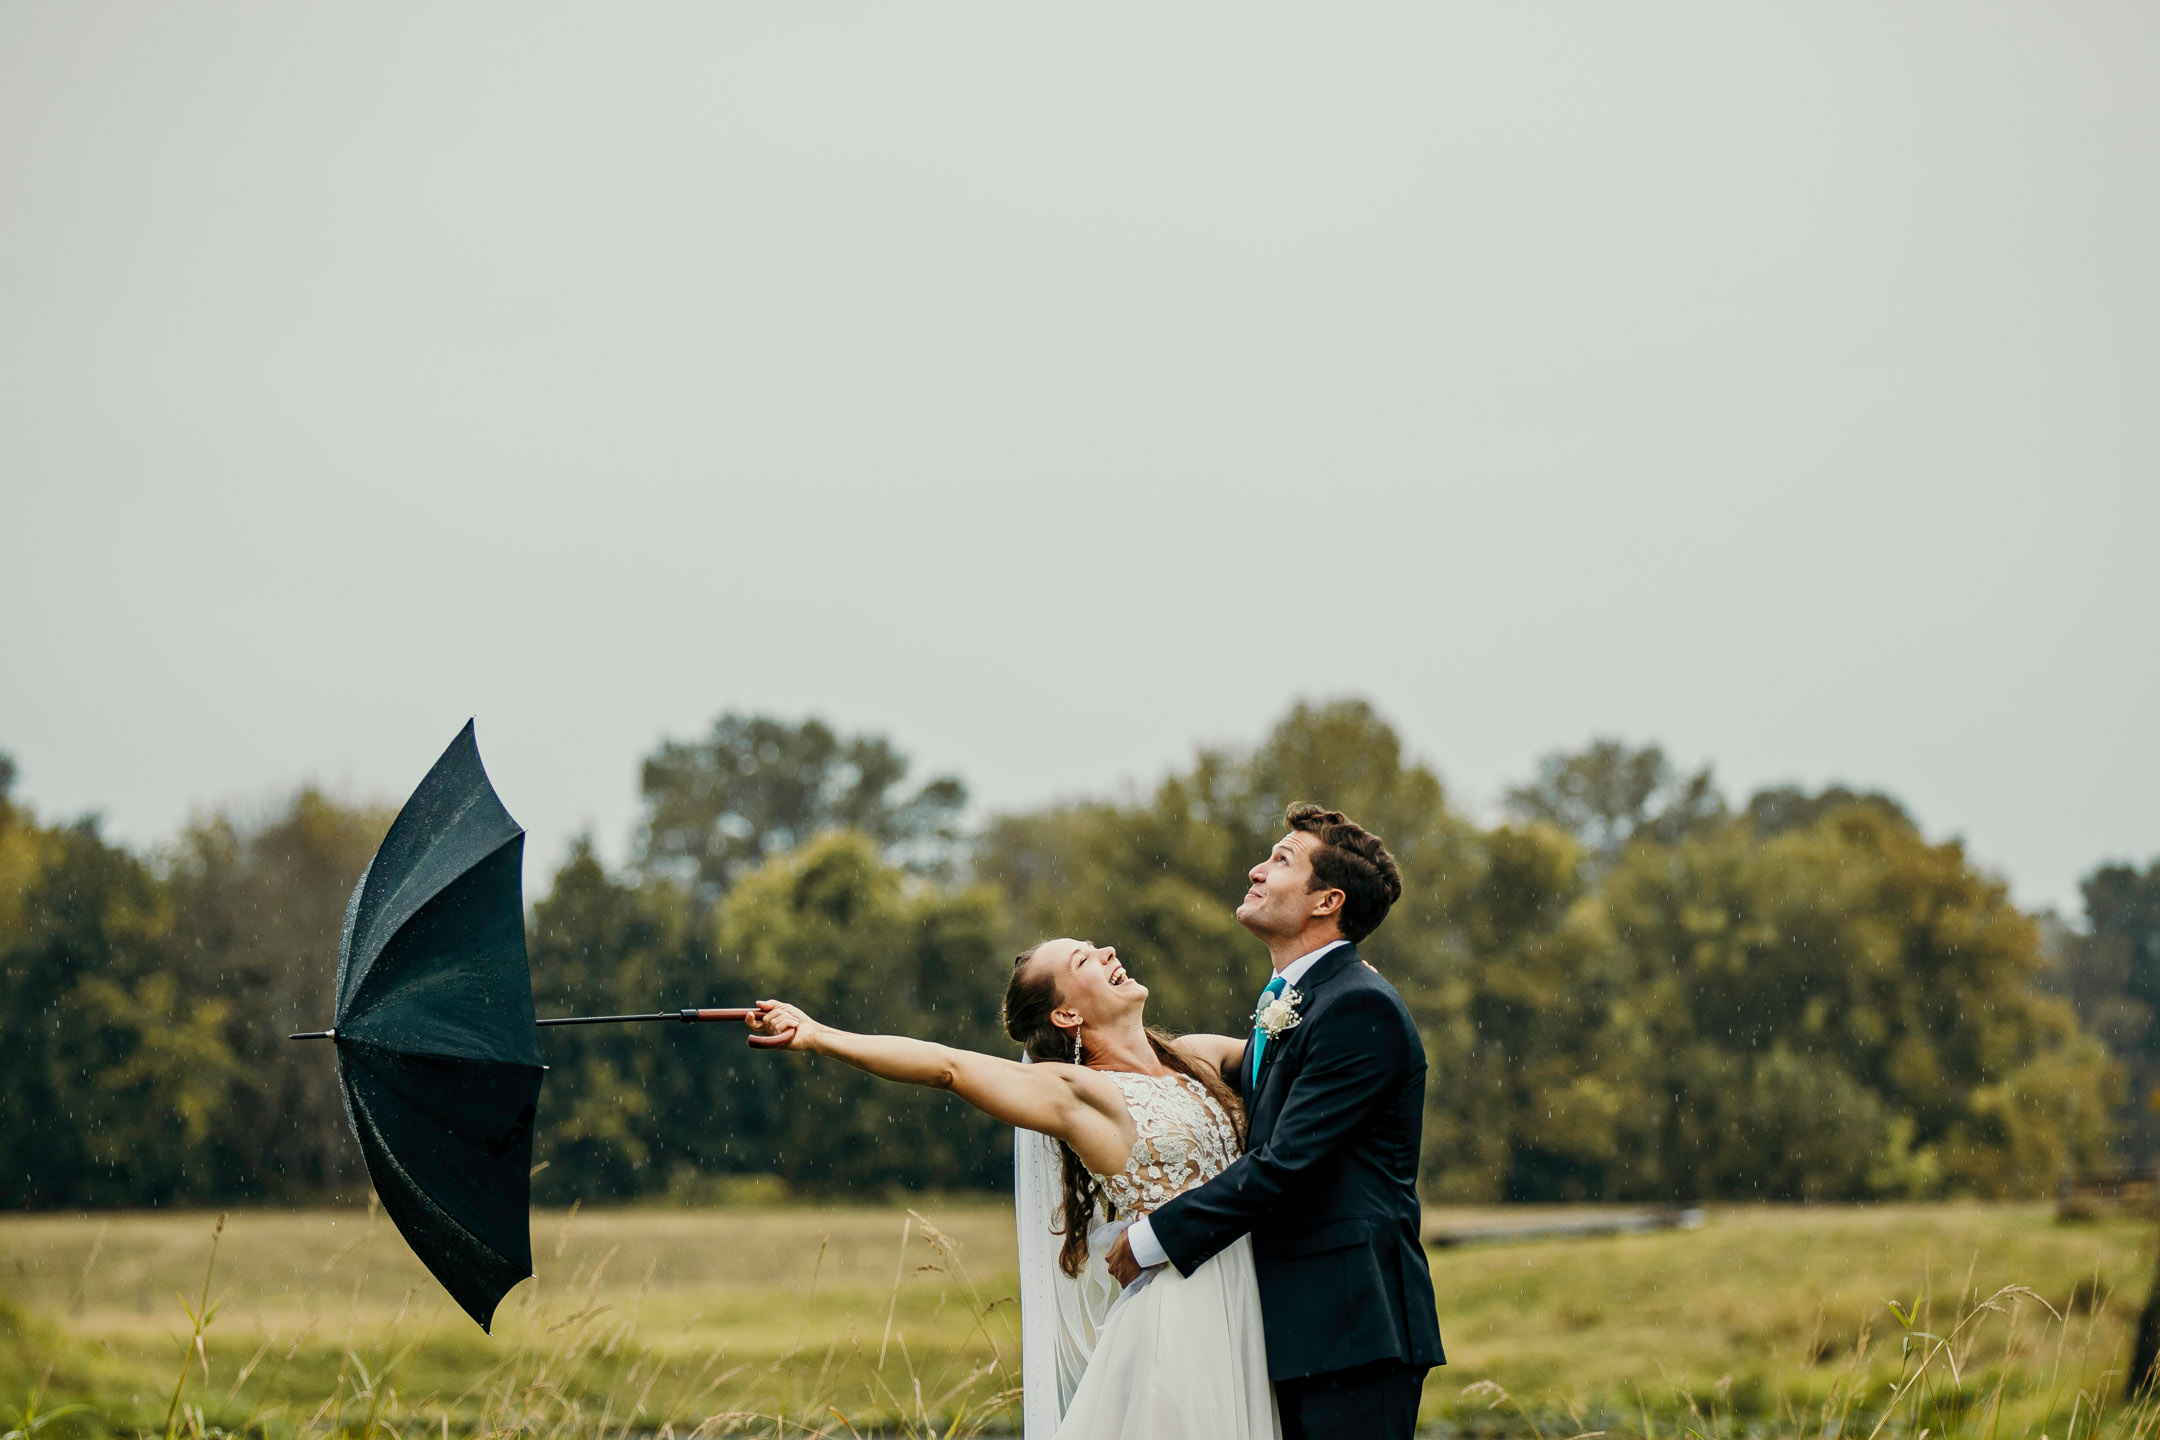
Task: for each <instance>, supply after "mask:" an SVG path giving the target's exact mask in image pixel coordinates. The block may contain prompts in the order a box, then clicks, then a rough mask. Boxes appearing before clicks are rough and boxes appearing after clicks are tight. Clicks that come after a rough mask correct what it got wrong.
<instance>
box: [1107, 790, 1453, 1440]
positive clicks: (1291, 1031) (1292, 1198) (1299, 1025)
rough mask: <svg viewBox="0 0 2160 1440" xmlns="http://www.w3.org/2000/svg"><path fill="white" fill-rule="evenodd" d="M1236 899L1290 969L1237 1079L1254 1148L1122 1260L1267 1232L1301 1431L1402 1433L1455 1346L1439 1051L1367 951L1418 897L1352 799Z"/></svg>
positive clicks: (1288, 1432)
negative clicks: (1433, 1093)
mask: <svg viewBox="0 0 2160 1440" xmlns="http://www.w3.org/2000/svg"><path fill="white" fill-rule="evenodd" d="M1284 819H1285V820H1287V821H1288V823H1289V826H1290V831H1289V833H1288V834H1286V835H1285V836H1283V838H1282V839H1281V840H1279V841H1277V842H1276V845H1275V848H1274V850H1273V852H1271V853H1270V854H1269V856H1268V858H1267V859H1265V860H1263V861H1261V862H1260V863H1259V864H1258V865H1255V866H1254V867H1253V868H1252V871H1251V876H1250V878H1251V880H1252V888H1251V889H1249V890H1247V891H1246V892H1245V900H1244V903H1243V904H1241V905H1239V906H1238V911H1237V917H1238V921H1239V923H1241V924H1242V925H1244V927H1245V928H1246V929H1247V930H1250V931H1251V932H1252V933H1253V934H1254V935H1256V936H1258V937H1259V938H1260V940H1261V942H1262V943H1264V944H1265V945H1266V946H1267V948H1268V954H1269V956H1270V957H1271V958H1272V959H1273V961H1274V965H1275V977H1274V979H1272V980H1270V981H1269V982H1268V987H1267V989H1266V990H1265V991H1263V992H1262V994H1261V997H1260V1004H1259V1006H1258V1008H1257V1009H1256V1011H1255V1013H1254V1025H1253V1034H1252V1039H1251V1040H1250V1041H1248V1042H1247V1044H1246V1047H1245V1054H1244V1057H1243V1058H1242V1059H1241V1060H1240V1061H1239V1062H1238V1065H1237V1067H1236V1069H1235V1073H1232V1072H1229V1071H1226V1072H1225V1073H1224V1077H1223V1078H1224V1079H1226V1080H1227V1081H1229V1082H1230V1084H1231V1086H1232V1087H1233V1088H1234V1089H1235V1090H1236V1091H1237V1092H1238V1095H1239V1096H1240V1098H1242V1099H1243V1100H1244V1102H1245V1115H1246V1137H1245V1153H1244V1154H1243V1155H1242V1156H1240V1157H1239V1158H1238V1159H1237V1160H1236V1161H1235V1162H1233V1163H1232V1164H1231V1166H1230V1168H1229V1169H1227V1170H1225V1171H1224V1172H1223V1173H1222V1174H1220V1175H1218V1176H1216V1177H1215V1178H1214V1179H1213V1180H1210V1181H1209V1182H1208V1183H1207V1184H1205V1185H1202V1186H1200V1187H1199V1188H1198V1189H1196V1190H1191V1191H1188V1192H1187V1193H1185V1194H1184V1195H1181V1196H1179V1197H1178V1198H1177V1199H1175V1200H1172V1201H1170V1202H1169V1203H1168V1204H1166V1205H1164V1206H1163V1207H1162V1208H1161V1209H1159V1210H1157V1211H1155V1213H1154V1214H1152V1215H1149V1216H1146V1217H1145V1218H1143V1219H1141V1220H1140V1221H1138V1222H1137V1223H1136V1224H1134V1225H1133V1226H1132V1228H1131V1229H1129V1230H1128V1231H1126V1233H1125V1234H1124V1235H1123V1236H1121V1237H1120V1238H1119V1239H1118V1241H1117V1243H1116V1245H1115V1246H1113V1247H1112V1249H1111V1251H1110V1254H1109V1264H1110V1270H1111V1273H1112V1274H1114V1275H1116V1276H1117V1278H1118V1279H1119V1280H1120V1281H1121V1282H1123V1283H1127V1284H1129V1283H1131V1282H1132V1281H1133V1280H1134V1279H1135V1278H1136V1277H1137V1276H1138V1275H1139V1274H1140V1272H1141V1270H1143V1269H1145V1268H1148V1267H1151V1266H1155V1265H1161V1264H1164V1263H1166V1262H1167V1263H1169V1264H1171V1265H1175V1266H1176V1267H1177V1270H1178V1273H1179V1274H1181V1275H1190V1274H1192V1273H1193V1271H1194V1270H1196V1269H1198V1268H1199V1267H1200V1266H1201V1264H1203V1263H1204V1262H1205V1261H1207V1260H1208V1259H1209V1257H1211V1256H1213V1255H1214V1254H1216V1253H1217V1252H1218V1251H1220V1250H1222V1249H1224V1248H1225V1247H1226V1246H1228V1245H1230V1244H1231V1243H1232V1242H1233V1241H1235V1240H1236V1239H1237V1238H1238V1237H1239V1236H1240V1235H1247V1234H1249V1235H1251V1236H1252V1248H1253V1263H1254V1266H1255V1268H1256V1269H1257V1270H1258V1272H1259V1278H1260V1308H1261V1312H1262V1318H1263V1321H1264V1324H1265V1328H1266V1331H1267V1353H1268V1374H1269V1377H1270V1378H1271V1379H1273V1380H1274V1382H1275V1398H1276V1404H1277V1408H1278V1409H1279V1410H1280V1412H1281V1414H1282V1428H1283V1436H1284V1440H1308V1437H1309V1440H1333V1437H1338V1436H1340V1437H1352V1436H1356V1437H1371V1436H1386V1437H1402V1440H1408V1437H1409V1435H1410V1433H1411V1431H1412V1430H1413V1429H1414V1428H1415V1427H1416V1425H1417V1412H1418V1395H1419V1392H1420V1391H1421V1390H1422V1389H1423V1388H1424V1383H1425V1372H1426V1371H1427V1370H1428V1369H1430V1368H1431V1367H1433V1366H1435V1365H1441V1364H1445V1363H1446V1359H1447V1357H1446V1356H1445V1355H1443V1354H1442V1353H1441V1350H1440V1326H1439V1323H1438V1321H1437V1320H1436V1319H1435V1318H1434V1306H1433V1289H1432V1273H1431V1271H1430V1270H1429V1269H1428V1267H1427V1266H1426V1263H1425V1249H1424V1246H1423V1244H1422V1243H1421V1237H1420V1234H1419V1214H1418V1197H1417V1174H1418V1143H1419V1139H1420V1135H1421V1128H1422V1119H1423V1112H1424V1108H1425V1049H1424V1046H1423V1045H1422V1044H1421V1043H1420V1042H1419V1040H1418V1035H1417V1029H1416V1027H1415V1026H1413V1025H1412V1024H1411V1022H1410V1011H1409V1009H1408V1007H1407V1006H1405V1005H1404V1004H1403V1001H1402V997H1401V996H1400V995H1398V994H1396V993H1395V987H1394V986H1392V985H1390V984H1388V982H1387V981H1385V980H1383V979H1381V978H1380V975H1379V973H1378V972H1377V971H1375V970H1374V969H1373V968H1372V967H1371V966H1370V965H1367V964H1366V963H1365V962H1364V961H1362V960H1360V959H1359V958H1358V953H1357V942H1358V941H1360V940H1363V939H1364V938H1365V937H1366V936H1368V935H1370V934H1372V932H1373V931H1374V930H1376V929H1378V928H1379V926H1380V922H1381V921H1382V920H1384V919H1386V918H1387V912H1388V907H1389V906H1390V905H1392V904H1394V903H1395V901H1396V900H1397V899H1398V898H1399V897H1400V896H1401V895H1402V876H1401V873H1400V872H1399V871H1398V870H1397V869H1396V868H1395V857H1394V856H1392V855H1390V854H1388V852H1387V847H1386V846H1385V845H1383V844H1381V843H1380V839H1379V837H1378V836H1376V835H1373V834H1370V833H1369V832H1367V831H1365V830H1364V829H1361V828H1360V827H1359V826H1357V825H1355V824H1353V823H1351V822H1350V821H1349V820H1348V819H1347V818H1345V817H1344V816H1343V814H1342V813H1341V812H1340V811H1336V810H1322V809H1321V808H1320V807H1319V806H1317V805H1299V806H1296V807H1294V808H1293V809H1291V810H1290V812H1289V813H1288V814H1287V815H1286V816H1285V817H1284Z"/></svg>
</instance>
